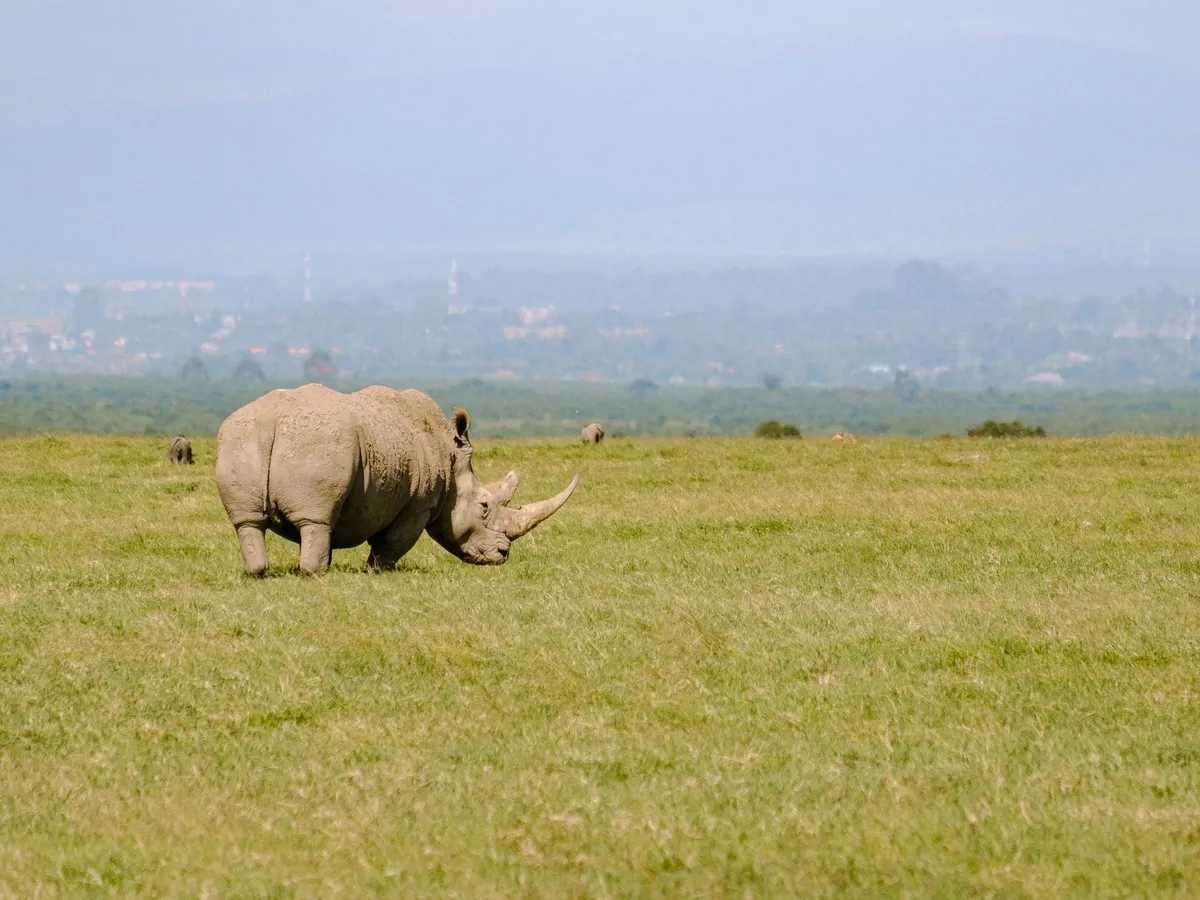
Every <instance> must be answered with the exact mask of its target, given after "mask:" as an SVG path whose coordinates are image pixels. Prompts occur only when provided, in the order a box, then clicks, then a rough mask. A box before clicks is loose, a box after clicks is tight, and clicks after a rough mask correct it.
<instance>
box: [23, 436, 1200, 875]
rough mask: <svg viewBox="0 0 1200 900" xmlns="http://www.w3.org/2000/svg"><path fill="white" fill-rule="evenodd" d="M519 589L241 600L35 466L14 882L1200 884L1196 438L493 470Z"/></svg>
mask: <svg viewBox="0 0 1200 900" xmlns="http://www.w3.org/2000/svg"><path fill="white" fill-rule="evenodd" d="M479 444H480V446H479V447H478V448H477V451H476V470H477V471H478V472H479V473H480V474H481V475H482V476H484V477H486V478H496V477H500V476H501V475H502V474H503V473H504V472H505V471H507V469H508V468H509V467H510V466H516V467H517V468H519V469H520V470H521V473H522V476H523V485H522V490H521V493H520V494H519V495H518V499H520V498H522V497H532V496H541V495H548V494H550V493H552V492H554V491H556V490H558V489H559V488H560V487H561V486H562V484H563V483H565V482H566V480H567V478H569V476H570V474H571V473H572V472H574V471H575V470H576V469H582V471H583V473H584V474H583V481H582V483H581V486H580V488H579V490H578V491H577V492H576V494H575V496H574V497H573V498H572V500H571V502H570V503H568V504H567V506H566V507H565V508H564V509H563V511H562V512H561V513H559V515H558V516H556V517H555V518H554V519H552V520H551V521H550V522H548V523H547V524H546V525H544V526H543V527H542V528H540V529H539V530H538V531H537V532H535V533H534V534H532V535H530V536H529V537H527V538H525V539H523V540H522V541H520V542H519V543H518V544H517V545H516V546H515V547H514V550H513V556H512V560H511V561H510V562H509V563H508V564H507V565H506V566H503V567H499V568H473V567H470V566H466V565H463V564H462V563H460V562H458V561H457V560H455V559H453V558H451V557H450V556H449V555H447V554H445V553H444V552H442V551H441V550H439V549H437V548H436V547H435V546H434V545H433V544H432V543H431V542H430V541H428V539H426V538H422V541H421V543H420V544H419V545H418V546H417V548H416V549H415V550H414V551H413V553H412V554H410V556H409V557H407V558H406V560H405V561H404V563H403V565H402V569H401V570H400V571H397V572H394V573H386V574H369V573H367V572H366V571H364V562H365V556H366V554H365V550H363V549H359V550H355V551H342V552H339V553H336V554H335V557H334V568H333V570H332V571H331V573H330V574H329V575H328V576H327V577H325V578H322V579H315V580H314V579H307V578H301V577H298V576H297V575H295V574H294V573H295V567H296V561H297V552H296V548H295V547H294V546H293V545H289V544H286V543H285V542H283V541H279V540H275V539H272V540H271V541H270V542H269V549H270V555H271V561H272V565H273V567H274V570H275V572H276V573H277V574H276V575H275V576H274V577H270V578H267V579H264V580H261V581H255V580H251V579H248V578H245V577H244V576H242V574H241V569H240V559H239V557H238V552H237V545H236V541H235V539H234V536H233V532H232V529H231V528H230V527H229V524H228V522H227V520H226V519H225V516H224V512H223V510H222V509H221V506H220V503H219V501H218V499H217V496H216V491H215V487H214V484H213V479H212V462H213V455H214V450H215V448H214V445H213V442H212V441H211V440H203V439H202V440H196V441H194V445H195V449H196V453H197V460H198V463H197V465H195V466H193V467H187V468H178V467H174V466H171V465H170V464H169V463H168V462H167V460H166V451H165V444H164V443H163V442H162V441H158V440H150V439H143V438H125V439H114V438H97V437H76V436H70V437H65V436H64V437H41V438H28V439H10V440H4V441H0V557H2V558H3V561H4V563H5V565H4V566H3V569H2V575H0V896H13V897H30V896H38V895H41V896H56V895H58V896H83V895H89V896H90V895H94V896H121V897H125V896H148V897H149V896H154V897H161V896H246V897H256V896H264V897H267V896H271V897H275V896H295V897H335V896H359V895H364V894H388V895H395V896H405V897H421V896H438V897H441V896H460V897H487V896H512V895H515V894H521V895H528V896H553V897H573V896H579V897H582V896H639V897H646V896H671V897H680V896H706V897H707V896H733V895H736V896H739V897H741V896H770V895H778V896H831V895H866V896H880V895H883V896H894V895H905V894H921V895H929V894H935V895H945V896H962V895H977V894H996V895H1004V896H1021V895H1035V896H1066V895H1079V896H1093V895H1109V894H1136V895H1145V894H1156V895H1162V894H1171V893H1176V894H1179V895H1184V896H1186V895H1192V896H1194V895H1195V894H1196V893H1198V892H1200V882H1198V881H1197V874H1196V873H1197V872H1200V790H1198V789H1200V704H1198V703H1197V702H1196V698H1197V695H1198V694H1200V666H1198V665H1197V663H1198V658H1197V654H1198V647H1200V582H1198V577H1200V560H1198V558H1197V543H1198V540H1200V504H1197V503H1195V502H1194V501H1193V498H1194V496H1195V494H1196V493H1197V489H1198V488H1200V452H1197V451H1198V450H1200V444H1198V443H1197V442H1196V441H1195V440H1168V439H1144V438H1132V437H1122V438H1110V439H1102V440H1083V441H1078V440H1076V441H1063V440H1056V439H1053V438H1051V439H1047V440H1044V441H1036V442H1013V443H1011V444H1004V445H1000V444H996V445H995V446H990V447H989V448H988V454H987V458H986V464H980V463H981V462H984V460H981V459H977V458H975V455H974V451H975V447H974V444H971V443H969V442H966V441H957V442H951V441H945V440H939V441H936V442H922V441H909V440H888V441H870V440H863V441H859V442H858V444H857V445H856V446H855V448H854V452H853V453H848V452H846V451H845V449H844V448H842V447H838V446H834V445H832V444H831V443H830V442H829V441H813V442H808V441H782V442H774V441H773V442H764V441H755V440H753V439H744V440H736V439H712V440H709V439H702V440H682V439H681V440H678V441H671V440H646V441H641V440H638V441H630V440H627V439H612V440H609V441H606V442H605V443H604V444H602V445H600V446H598V447H582V446H580V445H579V444H578V443H577V442H575V441H571V440H563V441H547V440H541V441H511V442H510V441H504V442H484V441H480V442H479Z"/></svg>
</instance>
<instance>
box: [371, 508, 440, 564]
mask: <svg viewBox="0 0 1200 900" xmlns="http://www.w3.org/2000/svg"><path fill="white" fill-rule="evenodd" d="M428 524H429V513H428V512H422V513H418V514H416V515H413V514H411V513H408V512H403V513H401V514H400V515H399V516H398V517H397V518H396V520H395V521H394V522H392V524H391V525H389V526H388V527H387V528H385V529H384V530H383V531H381V532H379V533H378V534H376V535H373V536H372V537H371V538H370V540H369V541H368V543H369V544H370V546H371V555H370V556H368V557H367V565H368V566H369V567H370V568H372V569H394V568H395V567H396V563H397V562H399V561H400V557H402V556H403V555H404V554H405V553H407V552H408V551H409V550H411V549H412V548H413V545H414V544H416V542H417V540H418V539H419V538H420V537H421V532H422V531H424V530H425V526H426V525H428Z"/></svg>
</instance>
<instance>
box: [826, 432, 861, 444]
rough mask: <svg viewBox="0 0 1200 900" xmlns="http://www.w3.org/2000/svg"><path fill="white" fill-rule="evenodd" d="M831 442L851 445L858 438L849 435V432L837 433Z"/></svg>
mask: <svg viewBox="0 0 1200 900" xmlns="http://www.w3.org/2000/svg"><path fill="white" fill-rule="evenodd" d="M832 440H835V441H837V442H839V443H846V444H853V443H854V442H855V441H857V440H858V436H857V435H854V434H851V433H850V432H849V431H839V432H838V433H837V434H835V435H834V436H833V438H832Z"/></svg>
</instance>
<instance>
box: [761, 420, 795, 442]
mask: <svg viewBox="0 0 1200 900" xmlns="http://www.w3.org/2000/svg"><path fill="white" fill-rule="evenodd" d="M754 436H755V437H760V438H771V439H772V440H778V439H779V438H798V437H800V429H799V428H797V427H796V426H795V425H793V424H791V423H790V422H784V423H782V424H781V423H779V422H776V421H775V420H774V419H768V420H767V421H766V422H760V423H759V426H758V427H757V428H755V429H754Z"/></svg>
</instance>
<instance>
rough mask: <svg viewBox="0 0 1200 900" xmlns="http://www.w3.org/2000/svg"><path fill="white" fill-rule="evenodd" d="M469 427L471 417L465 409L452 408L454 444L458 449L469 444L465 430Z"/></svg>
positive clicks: (469, 440)
mask: <svg viewBox="0 0 1200 900" xmlns="http://www.w3.org/2000/svg"><path fill="white" fill-rule="evenodd" d="M470 427H471V416H470V415H469V414H468V413H467V411H466V410H465V409H460V408H459V407H457V406H456V407H454V443H455V444H457V445H458V446H459V447H462V446H464V445H466V444H469V443H471V439H470V438H468V437H467V429H468V428H470Z"/></svg>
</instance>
